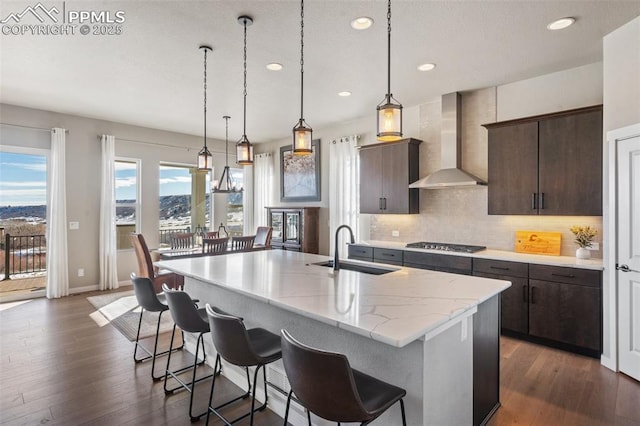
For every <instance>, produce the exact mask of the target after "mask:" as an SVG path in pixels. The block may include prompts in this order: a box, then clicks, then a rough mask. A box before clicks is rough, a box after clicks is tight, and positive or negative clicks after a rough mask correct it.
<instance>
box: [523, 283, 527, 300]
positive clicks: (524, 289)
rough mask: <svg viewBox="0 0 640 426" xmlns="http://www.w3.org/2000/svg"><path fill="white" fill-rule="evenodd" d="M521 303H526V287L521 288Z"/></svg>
mask: <svg viewBox="0 0 640 426" xmlns="http://www.w3.org/2000/svg"><path fill="white" fill-rule="evenodd" d="M522 301H523V302H524V303H527V286H526V285H523V286H522Z"/></svg>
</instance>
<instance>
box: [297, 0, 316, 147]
mask: <svg viewBox="0 0 640 426" xmlns="http://www.w3.org/2000/svg"><path fill="white" fill-rule="evenodd" d="M303 112H304V0H301V1H300V120H298V124H296V126H295V127H294V128H293V155H308V154H311V152H312V151H311V138H312V136H313V129H312V128H311V127H309V125H308V124H307V123H306V122H305V121H304V114H303Z"/></svg>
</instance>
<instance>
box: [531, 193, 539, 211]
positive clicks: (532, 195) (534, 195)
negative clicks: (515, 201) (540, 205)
mask: <svg viewBox="0 0 640 426" xmlns="http://www.w3.org/2000/svg"><path fill="white" fill-rule="evenodd" d="M537 197H538V194H537V193H536V192H534V193H533V194H531V210H535V209H536V198H537Z"/></svg>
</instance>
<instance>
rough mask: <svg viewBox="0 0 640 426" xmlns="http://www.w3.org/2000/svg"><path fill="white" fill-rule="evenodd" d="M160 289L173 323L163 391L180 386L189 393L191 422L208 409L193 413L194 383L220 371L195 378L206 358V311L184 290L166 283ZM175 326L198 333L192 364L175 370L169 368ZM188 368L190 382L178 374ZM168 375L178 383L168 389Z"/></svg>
mask: <svg viewBox="0 0 640 426" xmlns="http://www.w3.org/2000/svg"><path fill="white" fill-rule="evenodd" d="M162 289H163V290H164V294H165V297H166V299H167V304H168V305H169V312H171V316H172V317H173V322H174V323H175V324H174V326H173V333H172V334H171V344H170V345H169V351H170V352H169V356H168V357H167V368H166V370H165V374H164V393H165V394H171V393H173V392H175V391H176V390H178V389H180V388H184V389H186V390H187V391H188V392H189V393H190V394H191V395H190V397H189V417H190V418H191V421H192V422H195V421H198V420H199V419H200V417H202V416H204V415H205V414H207V413H208V411H206V412H204V413H201V414H198V415H196V416H194V415H193V394H194V391H195V386H196V384H197V383H200V382H202V381H203V380H207V379H210V378H211V377H214V376H215V375H217V374H219V373H220V371H219V370H216V369H214V371H213V373H212V374H210V375H207V376H204V377H200V378H199V379H196V368H197V366H198V365H203V364H204V363H205V361H206V359H207V354H206V352H205V349H204V340H203V335H204V334H205V333H208V332H209V322H208V321H207V313H206V312H205V310H204V309H202V308H201V309H198V308H196V306H195V304H194V303H193V300H192V299H191V297H189V295H188V294H187V293H186V292H184V291H179V290H172V289H170V288H169V287H168V286H167V285H166V284H163V285H162ZM176 326H177V327H180V329H181V330H183V331H186V332H188V333H198V339H197V340H196V353H195V355H194V358H193V365H188V366H186V367H182V368H179V369H177V370H170V369H169V366H170V363H171V350H172V349H173V340H174V337H175V332H176ZM200 347H202V360H201V361H198V354H199V351H200ZM189 370H192V371H193V373H192V376H191V383H185V382H184V381H182V379H180V377H179V375H180V374H182V373H184V372H187V371H189ZM169 376H171V377H172V378H173V379H175V380H176V381H177V382H178V383H179V385H178V386H176V387H174V388H171V389H168V388H167V379H168V378H169Z"/></svg>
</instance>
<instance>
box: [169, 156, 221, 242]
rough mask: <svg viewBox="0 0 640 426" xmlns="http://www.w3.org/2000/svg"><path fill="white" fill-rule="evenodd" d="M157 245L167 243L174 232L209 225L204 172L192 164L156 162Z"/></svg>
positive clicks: (192, 230) (206, 175)
mask: <svg viewBox="0 0 640 426" xmlns="http://www.w3.org/2000/svg"><path fill="white" fill-rule="evenodd" d="M159 172H160V173H159V176H160V183H159V188H160V203H159V205H160V212H159V215H158V216H159V219H160V224H159V228H160V245H161V246H162V245H165V244H170V243H171V241H170V239H171V234H172V233H175V232H194V233H195V232H199V231H202V230H208V229H209V228H210V226H211V225H210V220H209V210H210V209H209V185H210V183H209V179H208V174H207V172H202V171H198V170H197V169H195V168H194V167H192V166H179V165H168V164H162V165H160V171H159Z"/></svg>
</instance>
